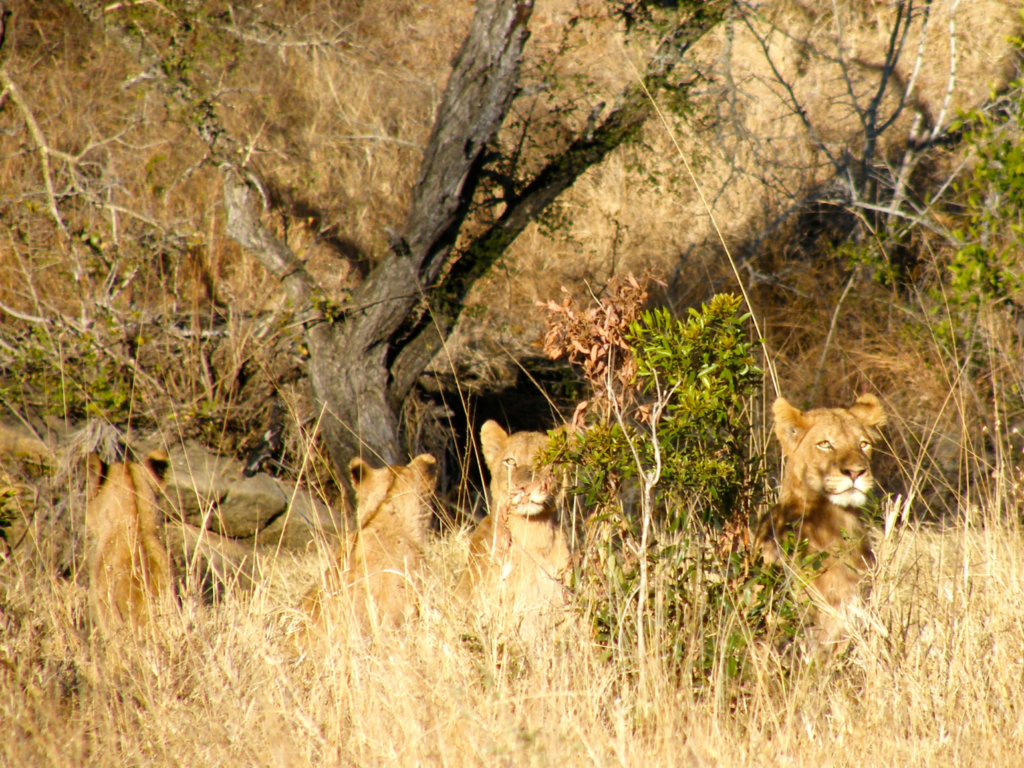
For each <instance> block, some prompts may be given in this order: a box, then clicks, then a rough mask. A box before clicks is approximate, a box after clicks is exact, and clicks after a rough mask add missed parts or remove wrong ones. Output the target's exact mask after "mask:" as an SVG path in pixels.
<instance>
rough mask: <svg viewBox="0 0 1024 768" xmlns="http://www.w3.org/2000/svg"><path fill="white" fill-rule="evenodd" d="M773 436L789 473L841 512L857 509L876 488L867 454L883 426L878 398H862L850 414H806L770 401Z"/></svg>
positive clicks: (841, 410)
mask: <svg viewBox="0 0 1024 768" xmlns="http://www.w3.org/2000/svg"><path fill="white" fill-rule="evenodd" d="M773 411H774V413H775V433H776V436H777V437H778V438H779V443H780V444H781V445H782V452H783V455H785V457H786V458H787V459H788V460H789V461H790V462H791V463H790V468H789V471H790V472H792V473H793V475H794V477H797V478H799V479H800V480H801V481H802V484H803V486H804V487H805V488H806V489H807V490H808V491H809V492H810V493H812V494H816V495H819V496H827V497H828V500H829V501H831V502H832V503H833V504H836V505H838V506H841V507H862V506H864V504H866V503H867V498H868V494H869V493H871V491H872V489H873V488H874V485H875V480H874V476H873V475H872V474H871V450H872V445H873V443H874V442H875V441H876V440H877V439H878V438H879V432H878V428H879V427H881V426H882V425H883V424H884V423H885V412H884V411H883V410H882V406H881V404H880V403H879V402H878V398H876V397H875V396H874V395H863V396H861V397H860V398H858V399H857V402H856V403H855V404H854V406H853V407H852V408H850V409H849V410H846V409H844V408H816V409H814V410H811V411H807V412H806V413H801V412H800V411H799V410H797V409H796V408H794V407H793V406H792V405H790V404H789V402H787V401H786V400H785V399H784V398H781V397H780V398H779V399H778V400H776V401H775V406H774V408H773Z"/></svg>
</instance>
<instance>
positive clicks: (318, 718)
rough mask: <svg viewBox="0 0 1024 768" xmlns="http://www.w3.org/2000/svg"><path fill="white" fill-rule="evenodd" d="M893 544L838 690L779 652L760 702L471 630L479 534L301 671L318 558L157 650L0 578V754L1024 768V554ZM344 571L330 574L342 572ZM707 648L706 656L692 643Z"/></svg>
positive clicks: (24, 565)
mask: <svg viewBox="0 0 1024 768" xmlns="http://www.w3.org/2000/svg"><path fill="white" fill-rule="evenodd" d="M903 511H904V510H903V509H901V508H898V507H891V508H887V509H886V513H887V515H889V516H890V517H891V518H892V520H893V522H894V524H893V525H892V527H891V529H890V530H889V531H888V533H887V534H885V535H884V536H882V537H881V540H880V541H879V542H878V547H877V550H878V554H879V566H878V569H877V571H876V572H875V574H874V578H873V581H874V592H873V595H872V599H871V602H870V606H869V610H868V612H867V615H866V616H865V619H864V622H863V624H862V625H861V626H860V627H859V629H858V630H857V632H856V640H855V644H854V648H853V650H852V652H851V653H850V655H849V656H848V658H846V659H845V660H844V661H843V662H842V663H841V664H838V665H837V666H835V667H830V668H828V669H819V668H816V667H800V666H797V667H796V668H795V669H792V670H790V671H789V673H788V674H784V673H783V668H784V667H785V666H786V665H788V664H789V663H790V662H788V661H785V660H782V659H780V658H779V657H778V656H777V655H776V654H775V653H774V652H773V651H771V650H770V649H764V650H763V657H762V658H761V659H760V660H759V661H758V663H757V664H756V666H755V668H754V670H753V672H754V674H753V675H752V677H751V678H750V679H749V680H748V681H747V682H746V683H745V684H743V685H741V686H737V685H735V684H734V683H732V682H730V681H729V679H728V676H727V675H726V674H725V671H724V669H725V665H726V664H727V662H728V659H725V658H720V659H719V660H718V662H717V663H716V665H715V667H714V668H713V670H712V674H711V675H710V677H709V678H708V680H707V683H706V685H705V686H703V687H702V688H701V689H699V690H694V689H691V688H689V687H687V686H678V685H677V684H675V683H673V682H671V679H672V678H671V676H670V675H668V674H666V672H665V670H663V669H660V668H659V664H658V662H657V660H656V659H651V658H648V659H644V660H643V661H642V663H644V664H647V665H649V668H648V670H647V672H648V674H647V675H645V679H646V681H647V683H646V684H645V686H644V687H642V688H641V687H638V685H637V684H636V680H637V677H636V676H635V674H634V673H635V671H636V670H634V669H629V668H623V667H621V666H618V665H613V664H609V663H608V662H607V661H606V660H605V659H603V658H602V655H601V652H600V649H599V648H598V647H596V646H595V644H594V643H593V642H592V641H591V639H590V637H589V635H588V634H587V633H586V632H584V631H582V630H581V629H580V628H579V627H572V628H570V629H568V630H566V631H565V632H563V633H562V637H561V639H560V640H559V641H558V642H557V643H553V644H552V646H551V647H548V648H545V649H543V651H537V650H533V651H530V650H529V649H523V648H520V647H518V646H516V645H515V644H513V643H502V642H501V641H500V640H499V635H498V633H497V632H494V631H491V632H481V631H480V628H479V627H475V626H472V624H467V621H466V617H465V613H464V611H462V610H461V609H455V608H453V606H452V604H451V595H452V588H453V585H454V578H455V574H454V571H455V569H456V568H459V567H461V565H462V563H464V562H465V550H466V544H467V542H466V537H465V536H464V535H463V534H459V535H457V536H452V537H447V538H445V539H439V540H437V541H435V542H434V544H433V545H432V546H431V548H430V551H429V555H428V560H429V563H430V566H431V568H432V569H433V573H434V577H435V578H434V579H433V580H432V581H431V582H430V586H429V587H428V592H427V594H424V595H423V596H422V597H423V603H422V619H421V620H420V621H419V622H416V623H414V624H411V625H409V626H408V628H407V629H406V630H405V631H404V632H403V633H402V635H401V636H400V637H399V638H397V639H396V638H383V639H381V640H379V641H377V642H368V643H365V644H364V643H363V642H361V641H358V640H356V639H355V638H353V640H352V641H351V643H350V644H348V645H346V644H343V643H342V644H338V645H335V646H333V647H332V648H331V649H330V650H329V651H322V652H314V653H311V654H310V655H309V656H307V657H305V658H303V659H301V660H295V659H293V658H292V652H291V646H290V645H289V643H288V641H287V639H286V638H285V636H284V632H285V629H286V627H287V626H288V623H289V621H290V620H291V619H292V618H293V616H292V613H293V611H292V609H290V608H288V606H294V605H296V604H297V602H298V599H299V596H300V595H301V593H302V592H303V590H304V589H306V587H307V586H308V584H309V582H310V579H311V578H312V576H313V573H314V572H315V571H316V567H317V563H316V562H315V560H316V558H304V559H302V560H296V559H293V558H292V557H291V556H288V555H282V556H280V557H278V558H277V559H276V560H265V561H264V569H265V573H264V576H266V577H268V578H265V579H264V580H263V582H262V583H263V585H264V586H261V587H259V588H257V590H256V591H255V592H254V593H253V594H252V595H250V596H248V597H242V596H239V595H237V594H229V595H228V596H227V597H226V598H225V599H224V601H223V602H222V603H221V604H220V605H218V606H217V607H215V608H211V607H203V606H202V605H201V604H200V603H199V602H198V601H197V599H196V597H195V596H194V595H191V594H186V595H185V596H184V598H183V601H182V610H181V614H180V616H175V617H174V618H172V619H169V620H167V621H164V622H161V623H160V624H159V625H157V626H155V627H154V628H153V629H152V634H150V635H149V636H148V637H146V638H145V641H144V642H132V641H130V640H129V639H127V638H123V637H122V638H119V639H116V640H112V641H109V642H103V641H100V640H99V639H98V637H97V636H95V635H93V636H91V637H90V636H89V633H88V628H87V627H86V625H85V623H84V619H83V617H84V615H85V613H86V598H85V592H84V590H83V589H82V587H81V586H79V585H78V584H77V583H76V582H75V580H74V579H65V578H61V577H58V576H54V575H53V574H52V572H50V571H48V570H47V569H42V568H38V567H32V564H31V562H25V561H22V560H19V559H12V560H9V561H7V562H6V563H5V564H4V565H3V569H4V572H3V580H2V586H0V590H2V592H0V607H2V614H0V620H2V622H3V636H2V647H0V653H2V660H3V663H2V668H0V677H2V683H0V693H2V696H0V723H2V725H3V729H4V733H5V734H6V735H5V738H4V739H3V741H2V743H0V754H2V755H3V763H4V764H5V765H10V766H20V765H24V766H29V765H41V764H45V765H53V766H63V765H67V766H77V765H84V764H88V765H95V766H106V765H111V766H113V765H141V764H146V765H223V766H233V765H260V766H263V765H266V766H297V765H448V766H459V765H494V764H502V765H552V764H558V765H573V766H575V765H666V766H669V765H680V764H684V765H698V766H715V765H721V766H739V765H749V766H761V765H792V766H820V765H864V764H866V763H871V764H875V765H894V766H895V765H908V764H914V765H922V766H946V765H950V766H952V765H958V766H959V765H965V766H966V765H978V766H982V765H985V766H1003V765H1005V766H1013V765H1018V764H1019V760H1020V755H1021V749H1022V747H1024V722H1022V719H1021V712H1022V711H1024V658H1022V649H1024V610H1022V608H1024V578H1022V574H1024V539H1022V536H1021V530H1020V527H1019V526H1007V525H1006V524H1005V523H1003V522H1002V521H1001V520H999V519H996V518H995V517H993V516H990V515H985V514H983V513H980V512H978V513H977V514H976V516H975V517H974V518H973V519H972V520H970V521H969V523H968V522H964V523H962V524H959V525H955V526H946V527H941V528H921V527H919V526H916V525H913V524H908V523H906V522H905V521H901V520H900V519H899V514H900V513H901V512H903ZM330 555H331V553H330V552H327V551H325V552H323V553H321V554H320V558H319V559H320V560H321V561H323V562H324V563H326V561H327V558H328V557H330ZM690 640H691V641H692V642H693V643H699V642H700V640H701V638H700V637H693V638H690Z"/></svg>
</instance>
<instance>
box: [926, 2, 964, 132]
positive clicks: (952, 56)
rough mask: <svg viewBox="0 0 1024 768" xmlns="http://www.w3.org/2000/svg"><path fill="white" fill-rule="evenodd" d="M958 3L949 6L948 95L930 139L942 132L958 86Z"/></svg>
mask: <svg viewBox="0 0 1024 768" xmlns="http://www.w3.org/2000/svg"><path fill="white" fill-rule="evenodd" d="M958 5H960V0H955V1H954V2H953V3H951V4H950V6H949V80H947V81H946V95H945V97H944V98H943V99H942V109H941V110H940V111H939V116H938V117H937V118H936V119H935V125H934V126H932V133H931V136H930V137H929V140H930V141H935V139H936V138H937V137H938V135H939V133H941V132H942V125H943V123H945V122H946V111H947V110H948V109H949V102H950V100H952V98H953V89H954V88H955V87H956V68H957V53H956V19H955V17H954V16H953V14H954V13H955V12H956V9H957V6H958Z"/></svg>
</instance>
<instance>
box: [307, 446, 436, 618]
mask: <svg viewBox="0 0 1024 768" xmlns="http://www.w3.org/2000/svg"><path fill="white" fill-rule="evenodd" d="M434 465H435V461H434V457H433V456H431V455H430V454H427V453H424V454H422V455H420V456H417V457H416V458H415V459H413V460H412V461H411V462H409V464H408V466H404V467H403V466H391V467H383V468H381V469H374V468H372V467H371V466H370V465H369V464H367V463H366V462H365V461H363V460H362V459H360V458H355V459H352V461H351V463H350V464H349V472H351V475H352V486H353V487H354V488H355V491H356V505H357V513H358V517H359V530H357V531H355V532H354V533H351V534H349V535H348V537H346V539H345V541H344V542H343V544H342V546H341V550H340V551H339V553H338V560H337V562H336V563H334V564H332V565H331V566H330V567H329V568H328V569H327V571H326V572H325V573H324V576H323V580H322V583H320V584H317V585H315V586H314V587H313V588H312V589H311V590H309V592H307V593H306V596H305V597H304V598H303V600H302V608H303V611H304V612H305V613H306V614H307V616H308V617H309V619H310V623H311V625H312V627H315V628H317V629H318V630H320V631H322V632H326V633H327V634H328V635H333V634H334V631H335V630H343V629H344V628H345V627H347V626H348V625H349V623H350V620H354V621H355V623H356V624H357V625H358V626H359V627H360V628H361V629H362V630H364V631H367V630H373V629H375V628H380V627H385V626H390V627H397V626H399V625H400V624H402V623H403V622H404V621H405V620H406V619H408V618H410V617H412V616H414V615H415V614H416V613H417V610H418V609H417V599H416V592H417V589H418V586H417V584H416V581H415V579H416V577H417V576H418V574H419V572H420V569H421V567H422V563H423V547H424V545H425V543H426V539H427V528H428V526H429V524H430V503H429V501H430V496H431V495H432V494H433V492H434V485H435V483H436V481H437V477H436V469H435V466H434Z"/></svg>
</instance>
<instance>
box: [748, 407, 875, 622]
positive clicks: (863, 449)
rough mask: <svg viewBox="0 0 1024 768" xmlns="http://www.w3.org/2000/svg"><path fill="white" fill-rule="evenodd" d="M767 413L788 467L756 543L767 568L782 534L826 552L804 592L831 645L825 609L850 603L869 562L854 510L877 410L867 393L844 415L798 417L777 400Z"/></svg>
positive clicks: (860, 500)
mask: <svg viewBox="0 0 1024 768" xmlns="http://www.w3.org/2000/svg"><path fill="white" fill-rule="evenodd" d="M772 410H773V412H774V415H775V435H776V437H777V438H778V440H779V443H780V445H781V446H782V455H783V456H784V457H785V458H786V460H787V461H788V462H789V466H788V467H787V468H786V474H785V478H784V479H783V481H782V491H781V494H780V496H779V501H778V503H777V504H776V505H775V507H774V508H773V509H772V511H771V514H770V515H768V516H766V518H765V519H764V520H763V521H762V523H761V525H760V527H759V530H758V537H757V538H758V541H759V542H760V545H761V551H762V553H763V555H764V558H765V560H767V561H768V562H777V561H780V560H781V559H782V552H781V549H780V547H779V541H780V540H782V539H783V538H784V537H786V536H787V535H789V536H793V537H794V540H795V541H798V542H799V541H806V542H807V550H808V553H811V554H813V553H816V552H824V553H826V554H825V557H824V561H823V562H822V564H821V571H820V573H818V575H817V576H815V577H814V579H813V581H812V582H811V584H810V589H811V591H812V597H813V598H814V599H815V601H816V602H817V603H818V604H819V607H820V608H821V610H819V611H818V612H817V622H818V625H819V627H820V628H821V630H822V633H823V635H824V637H823V638H822V639H824V640H829V639H835V638H836V636H837V635H838V634H839V633H840V631H841V629H842V621H841V619H840V618H838V616H839V614H838V613H837V612H836V610H829V607H831V608H832V609H839V608H841V607H842V606H843V605H844V604H847V603H849V602H850V601H852V600H856V599H858V598H859V596H860V582H861V579H862V578H863V576H864V572H865V571H866V570H867V569H868V568H870V567H871V566H872V565H874V562H875V556H874V553H873V552H872V551H871V543H870V542H869V541H868V538H867V533H866V531H865V529H864V525H863V524H862V523H861V520H860V517H859V515H858V514H857V510H858V508H859V507H862V506H864V504H865V503H866V502H867V498H868V494H869V493H870V492H871V490H872V488H873V487H874V477H873V476H872V474H871V449H872V445H873V444H874V443H875V442H877V441H878V440H879V439H880V437H881V434H880V432H879V429H880V428H881V427H882V426H883V425H884V424H885V411H883V410H882V406H881V404H880V403H879V402H878V398H877V397H875V396H874V395H861V396H860V397H859V398H857V402H856V403H854V405H853V406H852V407H851V408H850V409H849V410H846V409H844V408H815V409H814V410H810V411H806V412H801V411H799V410H797V409H796V408H794V407H793V406H792V405H790V404H789V402H788V401H786V399H785V398H782V397H780V398H778V399H777V400H776V401H775V405H774V406H773V408H772Z"/></svg>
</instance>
